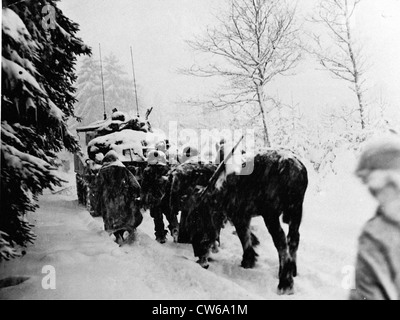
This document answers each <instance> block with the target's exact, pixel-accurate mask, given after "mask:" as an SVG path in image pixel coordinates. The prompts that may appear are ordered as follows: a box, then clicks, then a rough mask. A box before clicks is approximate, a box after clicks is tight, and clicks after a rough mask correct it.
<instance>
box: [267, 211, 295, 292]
mask: <svg viewBox="0 0 400 320" xmlns="http://www.w3.org/2000/svg"><path fill="white" fill-rule="evenodd" d="M264 221H265V225H266V226H267V228H268V231H269V233H270V234H271V236H272V240H273V241H274V245H275V247H276V249H277V250H278V255H279V285H278V292H279V294H291V293H293V261H292V259H291V256H290V254H289V250H288V249H289V248H288V244H287V240H286V235H285V232H284V231H283V229H282V227H281V224H280V221H279V216H278V215H275V216H273V217H265V216H264Z"/></svg>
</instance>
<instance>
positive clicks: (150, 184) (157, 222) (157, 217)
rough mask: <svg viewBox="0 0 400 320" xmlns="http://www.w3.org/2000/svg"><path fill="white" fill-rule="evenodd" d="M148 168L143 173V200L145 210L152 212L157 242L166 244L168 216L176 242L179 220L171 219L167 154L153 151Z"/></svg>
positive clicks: (148, 159)
mask: <svg viewBox="0 0 400 320" xmlns="http://www.w3.org/2000/svg"><path fill="white" fill-rule="evenodd" d="M147 163H148V166H147V168H146V169H145V170H144V172H143V181H142V192H141V199H142V205H143V207H144V209H149V210H150V215H151V217H152V218H153V219H154V231H155V236H156V240H157V241H158V242H159V243H165V242H166V235H167V233H168V231H167V230H165V226H164V217H163V214H165V215H166V217H167V219H168V221H169V224H170V225H169V229H170V232H171V235H172V236H173V237H174V241H176V240H177V239H176V238H177V236H178V235H177V233H178V230H177V226H178V222H177V218H176V217H172V218H171V217H170V214H169V212H170V210H169V199H168V198H169V192H168V191H167V190H168V172H169V166H168V164H167V159H166V156H165V153H164V152H162V151H157V150H152V151H150V152H149V154H148V157H147Z"/></svg>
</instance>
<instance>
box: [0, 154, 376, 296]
mask: <svg viewBox="0 0 400 320" xmlns="http://www.w3.org/2000/svg"><path fill="white" fill-rule="evenodd" d="M339 160H340V159H339ZM342 162H343V164H341V165H340V166H341V168H343V170H341V173H340V174H339V175H333V174H331V175H328V176H327V177H326V178H325V179H324V180H323V181H322V182H321V181H318V179H317V177H316V176H315V175H313V174H311V175H310V186H309V189H308V192H307V194H306V200H305V205H304V220H303V223H302V226H301V230H300V231H301V242H300V248H299V252H298V269H299V275H298V277H297V278H295V294H294V295H291V296H279V295H277V293H276V287H277V284H278V278H277V273H278V255H277V252H276V250H275V248H274V246H273V243H272V240H271V237H270V235H269V233H268V231H267V229H266V227H265V225H264V223H263V220H262V219H261V218H255V219H253V222H252V228H253V229H254V232H255V234H256V235H257V236H258V237H259V239H260V241H261V245H260V246H259V247H258V248H257V250H256V251H257V252H258V254H259V259H258V263H257V265H256V267H255V269H252V270H247V269H246V270H245V269H243V268H241V267H240V261H241V254H242V249H241V245H240V241H239V239H238V238H237V236H236V235H235V234H234V228H233V227H232V226H231V225H227V226H226V228H225V229H223V231H222V235H221V248H220V252H219V253H217V254H212V258H213V262H212V263H211V264H210V268H209V269H208V270H204V269H202V268H201V267H200V266H199V265H197V264H196V263H195V261H196V259H195V257H194V256H193V253H192V248H191V246H190V245H185V244H175V243H173V242H172V239H171V238H169V239H168V242H167V243H166V244H164V245H161V244H159V243H157V242H156V241H155V240H154V236H153V232H154V231H153V221H152V219H151V218H150V215H149V214H148V213H145V214H144V221H143V223H142V225H141V226H140V227H139V228H138V230H137V232H136V235H135V238H134V240H133V241H131V242H130V243H127V244H125V245H123V246H122V247H119V246H118V245H117V244H115V243H114V242H113V240H112V239H111V238H110V237H109V236H108V235H107V234H106V233H105V232H104V231H103V225H102V219H101V218H92V217H91V216H90V215H89V213H88V212H87V211H86V209H85V208H84V207H81V206H79V205H78V204H77V197H76V194H75V190H74V185H73V183H71V184H70V188H69V189H66V190H64V191H61V192H60V193H59V194H55V195H54V194H51V193H50V192H49V193H47V194H45V195H43V196H42V197H41V198H40V201H39V204H40V209H39V210H38V211H37V212H36V213H34V214H31V215H30V220H31V221H32V222H33V223H34V224H35V225H36V227H35V232H36V234H37V235H38V238H37V240H36V242H35V244H34V245H30V246H29V247H28V248H27V254H26V255H25V256H23V257H22V258H18V259H14V260H12V261H10V262H4V263H2V264H0V279H4V278H7V277H29V279H28V280H27V281H25V282H23V283H21V284H19V285H16V286H11V287H7V288H3V289H0V298H1V299H211V300H217V299H241V300H244V299H245V300H247V299H346V298H347V296H348V287H347V286H348V284H349V279H350V280H351V277H352V274H351V270H352V266H353V264H354V261H355V255H356V249H357V237H358V235H359V233H360V231H361V228H362V226H363V224H364V223H365V222H366V221H367V220H368V219H369V218H370V217H371V216H372V215H373V213H374V210H375V207H376V204H375V202H374V201H373V200H372V198H371V197H370V196H369V194H368V192H367V191H366V190H365V188H364V187H363V186H362V185H361V183H360V182H359V181H358V180H357V179H356V178H355V177H353V174H352V170H353V169H354V159H352V158H351V157H350V158H349V157H348V156H344V158H343V159H342ZM310 172H311V171H310ZM70 178H71V181H74V179H73V174H71V175H70ZM317 182H318V183H319V184H320V185H319V188H316V185H315V183H317ZM317 190H318V191H317ZM46 265H51V266H53V267H54V268H55V271H56V289H55V290H52V289H48V290H45V289H43V288H42V279H43V277H45V276H46V274H44V273H42V268H43V267H44V266H46ZM350 283H351V281H350Z"/></svg>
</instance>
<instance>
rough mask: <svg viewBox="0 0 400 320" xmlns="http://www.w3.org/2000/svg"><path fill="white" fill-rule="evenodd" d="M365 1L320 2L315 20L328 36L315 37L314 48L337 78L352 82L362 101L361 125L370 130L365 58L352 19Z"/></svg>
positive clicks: (353, 89)
mask: <svg viewBox="0 0 400 320" xmlns="http://www.w3.org/2000/svg"><path fill="white" fill-rule="evenodd" d="M360 1H361V0H320V4H319V8H318V14H317V15H315V16H314V17H313V18H312V19H311V21H312V22H316V23H319V24H322V25H324V26H325V29H326V31H327V33H326V34H325V35H318V34H315V33H313V34H312V37H313V39H314V40H315V43H316V44H317V47H316V48H314V49H311V50H310V51H311V53H312V54H313V55H315V57H316V58H317V59H318V61H319V62H320V64H321V65H322V66H323V67H324V68H325V69H326V70H328V71H330V72H331V73H332V74H333V75H334V76H335V77H337V78H339V79H342V80H345V81H347V82H350V83H351V87H350V89H351V90H352V91H353V92H354V93H355V95H356V98H357V102H358V108H357V110H358V113H359V122H360V124H361V128H362V129H365V127H366V113H365V102H364V92H365V89H364V85H365V80H364V79H363V78H364V73H365V59H364V57H363V55H362V49H361V47H360V46H359V45H358V44H357V42H356V40H355V39H354V31H353V28H352V19H354V14H355V10H356V7H357V5H358V4H359V3H360Z"/></svg>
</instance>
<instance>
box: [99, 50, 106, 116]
mask: <svg viewBox="0 0 400 320" xmlns="http://www.w3.org/2000/svg"><path fill="white" fill-rule="evenodd" d="M99 52H100V72H101V89H102V91H103V106H104V120H106V119H107V113H106V98H105V94H104V76H103V61H102V59H101V45H100V43H99Z"/></svg>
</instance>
